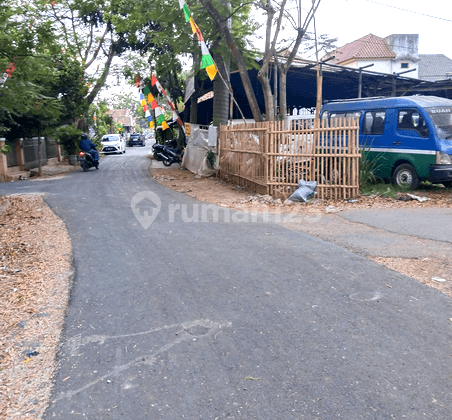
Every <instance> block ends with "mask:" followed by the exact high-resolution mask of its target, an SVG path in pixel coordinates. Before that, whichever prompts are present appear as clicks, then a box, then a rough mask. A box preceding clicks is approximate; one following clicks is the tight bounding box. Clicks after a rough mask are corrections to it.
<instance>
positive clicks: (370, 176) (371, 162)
mask: <svg viewBox="0 0 452 420" xmlns="http://www.w3.org/2000/svg"><path fill="white" fill-rule="evenodd" d="M370 149H371V146H366V145H364V147H363V148H362V149H361V156H360V158H359V186H360V189H361V190H362V189H363V188H366V187H368V186H369V185H372V184H375V183H377V182H378V181H380V178H379V177H377V176H376V173H377V172H378V170H379V169H380V167H381V165H382V164H383V162H382V159H383V155H382V154H378V155H377V156H376V157H374V158H373V159H370V158H369V153H370Z"/></svg>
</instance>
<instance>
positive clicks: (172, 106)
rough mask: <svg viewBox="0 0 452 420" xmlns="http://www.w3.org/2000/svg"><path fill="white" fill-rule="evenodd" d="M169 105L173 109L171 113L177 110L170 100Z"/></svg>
mask: <svg viewBox="0 0 452 420" xmlns="http://www.w3.org/2000/svg"><path fill="white" fill-rule="evenodd" d="M168 105H169V106H170V108H171V111H174V110H175V109H176V108H175V107H174V104H173V103H172V102H171V101H170V100H169V99H168Z"/></svg>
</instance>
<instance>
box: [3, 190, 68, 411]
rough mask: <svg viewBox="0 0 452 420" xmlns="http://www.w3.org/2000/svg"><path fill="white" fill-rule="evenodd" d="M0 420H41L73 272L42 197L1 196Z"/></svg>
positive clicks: (62, 230)
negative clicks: (15, 419)
mask: <svg viewBox="0 0 452 420" xmlns="http://www.w3.org/2000/svg"><path fill="white" fill-rule="evenodd" d="M0 232H1V234H0V255H1V257H0V320H1V321H0V336H1V337H2V340H1V342H0V394H2V399H1V401H0V418H2V419H12V418H30V419H40V418H42V416H43V414H44V410H45V409H46V407H47V405H48V402H49V399H50V392H51V387H52V380H53V375H54V373H55V371H56V368H57V362H56V353H57V349H58V345H59V340H60V334H61V331H62V328H63V323H64V314H65V310H66V307H67V303H68V298H69V290H70V285H71V281H72V278H73V275H74V272H73V268H72V247H71V241H70V238H69V235H68V232H67V230H66V227H65V225H64V223H63V221H62V220H61V219H59V218H58V217H57V216H56V215H55V214H54V213H53V212H52V211H51V210H50V208H49V207H48V206H47V204H46V203H45V202H44V200H43V199H42V197H41V196H39V195H33V196H10V197H0Z"/></svg>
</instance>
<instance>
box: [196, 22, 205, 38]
mask: <svg viewBox="0 0 452 420" xmlns="http://www.w3.org/2000/svg"><path fill="white" fill-rule="evenodd" d="M195 26H196V35H198V41H199V42H204V38H203V37H202V33H201V30H200V29H199V27H198V25H197V24H196V23H195Z"/></svg>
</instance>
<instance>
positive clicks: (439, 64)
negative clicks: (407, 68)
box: [418, 54, 452, 81]
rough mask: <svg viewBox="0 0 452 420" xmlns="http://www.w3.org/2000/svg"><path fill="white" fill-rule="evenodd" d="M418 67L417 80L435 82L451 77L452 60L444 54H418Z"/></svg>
mask: <svg viewBox="0 0 452 420" xmlns="http://www.w3.org/2000/svg"><path fill="white" fill-rule="evenodd" d="M418 65H419V73H418V74H419V79H422V80H430V81H436V80H445V79H450V78H451V77H452V60H451V59H450V58H448V57H446V56H445V55H444V54H419V64H418ZM447 73H449V74H447Z"/></svg>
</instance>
